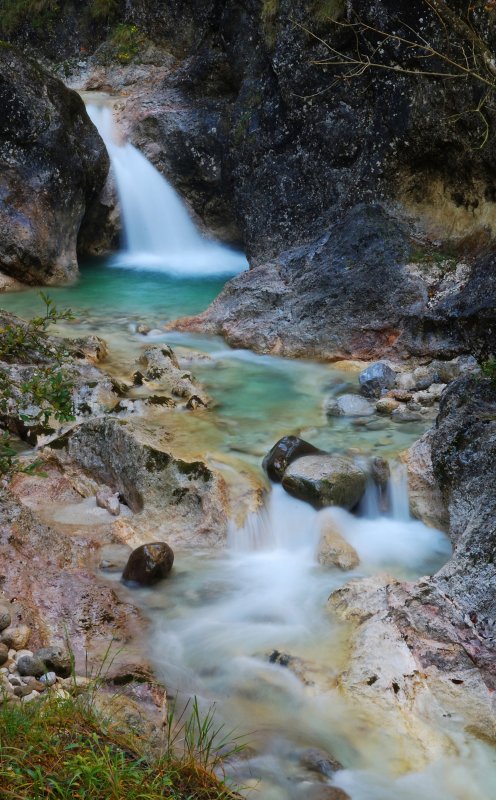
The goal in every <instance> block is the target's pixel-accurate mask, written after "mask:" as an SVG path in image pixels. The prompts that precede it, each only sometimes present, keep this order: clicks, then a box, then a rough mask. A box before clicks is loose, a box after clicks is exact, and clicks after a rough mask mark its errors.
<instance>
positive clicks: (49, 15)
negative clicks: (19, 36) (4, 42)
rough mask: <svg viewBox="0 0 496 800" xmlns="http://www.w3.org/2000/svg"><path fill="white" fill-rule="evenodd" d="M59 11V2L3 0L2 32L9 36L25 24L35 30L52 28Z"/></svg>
mask: <svg viewBox="0 0 496 800" xmlns="http://www.w3.org/2000/svg"><path fill="white" fill-rule="evenodd" d="M59 11H60V7H59V3H58V2H57V0H2V3H1V4H0V31H1V32H2V33H5V34H7V35H8V34H10V33H12V32H13V31H15V30H16V29H17V28H18V27H19V26H20V25H22V24H23V23H25V22H29V24H30V25H32V27H33V28H39V29H44V28H50V27H51V26H52V25H53V23H54V21H55V20H56V19H57V15H58V14H59Z"/></svg>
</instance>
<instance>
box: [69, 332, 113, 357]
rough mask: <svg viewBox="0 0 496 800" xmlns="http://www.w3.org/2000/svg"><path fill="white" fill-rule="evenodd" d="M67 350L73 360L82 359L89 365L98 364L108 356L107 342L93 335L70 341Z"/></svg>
mask: <svg viewBox="0 0 496 800" xmlns="http://www.w3.org/2000/svg"><path fill="white" fill-rule="evenodd" d="M69 349H70V352H71V355H73V356H74V357H75V358H84V359H85V360H86V361H89V362H90V363H91V364H99V363H100V362H101V361H105V359H106V358H107V356H108V347H107V342H105V341H104V339H101V338H100V337H99V336H95V335H94V334H92V335H91V336H86V337H84V338H82V339H72V340H71V342H70V345H69Z"/></svg>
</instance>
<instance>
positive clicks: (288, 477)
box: [282, 455, 367, 509]
mask: <svg viewBox="0 0 496 800" xmlns="http://www.w3.org/2000/svg"><path fill="white" fill-rule="evenodd" d="M366 480H367V478H366V475H365V473H364V472H363V470H361V469H360V468H359V467H357V466H356V464H355V463H354V462H353V461H352V460H351V459H349V458H344V457H343V456H331V455H313V456H303V457H302V458H299V459H298V460H297V461H295V462H294V463H293V464H291V465H290V466H289V467H288V469H287V470H286V472H285V473H284V477H283V479H282V485H283V487H284V489H285V490H286V491H287V492H288V493H289V494H291V495H292V496H293V497H297V498H298V499H299V500H305V501H306V502H308V503H310V504H311V505H313V506H314V507H315V508H323V507H324V506H331V505H333V506H343V507H344V508H348V509H351V508H354V506H356V504H357V503H358V502H359V500H360V499H361V497H362V495H363V493H364V491H365V484H366Z"/></svg>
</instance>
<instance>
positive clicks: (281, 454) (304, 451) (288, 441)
mask: <svg viewBox="0 0 496 800" xmlns="http://www.w3.org/2000/svg"><path fill="white" fill-rule="evenodd" d="M316 453H322V450H319V449H318V447H315V446H314V445H313V444H310V442H305V440H304V439H300V438H299V436H283V437H282V439H279V441H278V442H276V444H275V445H274V447H273V448H272V449H271V450H269V452H268V453H267V455H266V456H265V458H264V460H263V462H262V466H263V468H264V470H265V472H266V473H267V475H268V476H269V478H270V480H271V481H274V482H275V483H280V482H281V481H282V477H283V475H284V472H285V471H286V469H287V468H288V467H289V465H290V464H292V463H293V461H296V459H297V458H301V457H302V456H308V455H312V454H316Z"/></svg>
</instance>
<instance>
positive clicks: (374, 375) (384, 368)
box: [358, 361, 396, 397]
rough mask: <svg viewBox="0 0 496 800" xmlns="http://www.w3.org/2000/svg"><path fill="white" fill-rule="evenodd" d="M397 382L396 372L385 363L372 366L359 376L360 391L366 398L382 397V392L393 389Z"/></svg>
mask: <svg viewBox="0 0 496 800" xmlns="http://www.w3.org/2000/svg"><path fill="white" fill-rule="evenodd" d="M395 381H396V372H395V371H394V370H393V369H391V367H389V366H388V365H387V364H384V362H383V361H378V362H377V363H376V364H371V365H370V367H367V368H366V369H364V370H363V372H361V373H360V375H359V376H358V382H359V384H360V391H361V393H362V394H363V395H364V396H365V397H380V396H381V394H382V390H383V389H392V388H393V386H394V384H395Z"/></svg>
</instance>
